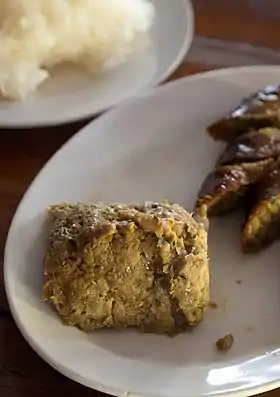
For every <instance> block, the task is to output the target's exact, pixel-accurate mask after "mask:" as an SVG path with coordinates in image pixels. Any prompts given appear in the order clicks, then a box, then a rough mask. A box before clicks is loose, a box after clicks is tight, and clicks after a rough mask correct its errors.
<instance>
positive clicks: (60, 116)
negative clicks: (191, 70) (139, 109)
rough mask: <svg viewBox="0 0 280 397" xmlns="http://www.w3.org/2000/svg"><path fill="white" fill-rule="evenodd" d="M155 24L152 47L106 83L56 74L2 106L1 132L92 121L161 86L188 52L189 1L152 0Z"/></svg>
mask: <svg viewBox="0 0 280 397" xmlns="http://www.w3.org/2000/svg"><path fill="white" fill-rule="evenodd" d="M152 2H153V4H154V6H155V10H156V18H155V22H154V25H153V28H152V32H151V46H150V48H149V49H148V50H147V51H145V52H142V53H141V54H139V55H137V56H134V58H133V60H131V61H129V62H127V63H126V64H124V65H123V66H121V67H119V68H118V69H117V70H115V71H113V72H112V73H109V74H108V75H107V76H106V77H102V78H100V79H98V80H97V79H93V78H92V75H90V74H89V73H88V74H87V73H86V72H85V71H81V70H75V69H67V68H65V67H64V68H63V67H60V68H57V69H56V71H53V72H52V74H51V77H50V78H49V79H48V80H47V82H46V83H44V84H43V85H42V86H41V87H40V88H39V90H38V92H36V93H35V94H34V96H33V98H30V99H28V100H26V101H24V102H10V101H5V100H0V127H6V128H7V127H8V128H10V127H17V128H26V127H33V126H51V125H56V124H60V123H68V122H71V121H75V120H78V119H82V118H86V117H91V116H93V115H96V114H98V113H100V112H102V111H104V110H106V109H108V108H109V107H111V106H113V105H116V104H117V103H119V102H121V101H123V100H125V99H127V98H129V97H132V96H134V95H136V94H137V93H139V92H143V91H144V90H145V89H147V87H151V86H154V85H156V84H158V83H160V82H161V81H163V80H165V79H166V78H167V77H168V76H169V75H170V74H171V73H172V72H173V71H174V70H175V69H176V68H177V66H178V65H179V64H180V63H181V62H182V60H183V59H184V57H185V55H186V53H187V51H188V50H189V48H190V45H191V42H192V39H193V31H194V26H193V25H194V23H193V19H194V18H193V9H192V6H191V3H190V1H189V0H172V1H170V0H152Z"/></svg>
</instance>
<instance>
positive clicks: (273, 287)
mask: <svg viewBox="0 0 280 397" xmlns="http://www.w3.org/2000/svg"><path fill="white" fill-rule="evenodd" d="M279 80H280V68H278V67H245V68H237V69H229V70H221V71H214V72H210V73H205V74H201V75H197V76H194V77H191V78H187V79H184V80H181V81H179V82H176V83H172V84H169V85H167V86H164V87H162V88H159V89H158V90H155V91H154V92H153V93H152V94H150V95H148V96H146V97H144V98H140V99H137V100H134V101H132V102H130V103H128V104H125V105H122V106H120V107H119V108H118V109H115V110H112V111H110V112H108V113H107V114H106V115H104V116H102V117H101V118H99V119H98V120H96V121H95V122H93V123H91V124H90V125H88V126H87V127H86V128H85V129H84V130H83V131H82V132H81V133H78V134H77V135H76V136H74V137H73V138H72V139H71V140H70V141H69V142H68V143H66V145H65V146H64V147H63V148H62V149H61V150H59V151H58V153H57V154H56V155H55V156H54V157H53V158H52V159H51V160H50V161H49V163H48V164H47V165H46V166H45V168H44V169H43V171H41V173H40V174H39V176H38V177H37V178H36V179H35V181H34V182H33V184H32V185H31V187H30V188H29V190H28V192H27V193H26V195H25V197H24V199H23V201H22V202H21V204H20V206H19V208H18V210H17V213H16V215H15V218H14V220H13V223H12V226H11V229H10V232H9V236H8V240H7V246H6V252H5V269H4V270H5V282H6V289H7V294H8V299H9V302H10V306H11V310H12V313H13V315H14V318H15V320H16V322H17V324H18V326H19V328H20V330H21V331H22V333H23V335H24V336H25V338H26V340H27V341H28V342H29V343H30V345H31V346H32V347H33V348H34V349H35V350H36V351H37V352H38V354H39V355H40V356H41V357H42V358H43V359H44V360H46V361H47V362H48V363H50V364H51V365H52V366H53V367H55V368H56V369H57V370H59V371H60V372H62V373H63V374H65V375H66V376H68V377H70V378H72V379H74V380H76V381H78V382H80V383H83V384H85V385H87V386H89V387H92V388H95V389H98V390H101V391H104V392H107V393H111V394H114V395H118V396H126V395H128V394H129V395H133V396H157V397H195V396H206V395H214V394H217V393H218V394H219V393H220V394H223V395H226V394H229V393H230V392H236V394H239V395H244V393H245V391H246V393H245V394H246V395H250V394H254V393H257V392H261V391H265V390H267V389H270V388H273V387H276V386H280V381H279V379H280V355H278V354H280V350H278V348H279V346H280V335H279V329H280V305H279V302H280V263H279V252H280V246H279V243H275V244H274V245H273V246H272V247H271V248H269V249H268V250H267V251H265V252H263V253H262V254H260V255H258V256H249V257H244V256H242V255H241V253H240V247H239V228H240V224H241V219H238V217H236V216H235V217H225V218H224V219H220V220H219V221H215V222H213V224H212V228H211V233H210V255H211V258H212V300H213V301H215V302H217V304H218V309H216V310H214V309H209V310H208V312H207V315H206V318H205V321H204V322H203V323H202V324H201V325H200V326H199V327H198V328H196V329H195V330H194V332H193V333H191V334H189V333H187V334H183V335H180V336H177V337H175V338H173V339H170V338H168V337H164V336H155V335H142V334H139V333H136V332H119V333H118V332H95V333H92V334H90V335H87V334H85V333H82V332H81V331H79V330H77V329H73V328H68V327H65V326H63V325H62V324H61V322H60V321H59V319H58V318H57V316H56V314H55V313H54V311H52V310H51V309H50V308H49V307H48V306H47V305H46V304H45V303H43V302H42V301H41V284H42V279H43V266H42V261H43V250H44V241H45V240H44V228H43V225H44V221H45V207H46V206H47V205H49V204H53V203H56V202H61V201H74V202H75V201H81V200H82V201H99V200H103V201H106V202H110V201H114V202H116V201H119V202H139V201H142V200H149V199H151V200H159V199H161V198H169V199H171V200H174V201H177V202H179V203H181V204H183V205H185V206H186V207H187V208H189V209H192V207H193V204H194V200H195V198H196V193H197V191H198V189H199V186H200V184H201V182H202V180H203V178H204V177H205V175H206V174H207V173H208V171H209V170H210V169H211V167H212V166H213V164H214V162H215V160H216V158H217V156H218V154H219V153H220V151H221V147H222V145H221V144H217V143H215V142H213V141H212V140H211V139H210V138H209V137H208V136H207V134H206V133H205V127H206V126H207V125H208V124H209V123H211V122H212V121H214V120H215V119H216V118H217V117H219V116H221V115H223V113H224V112H226V111H227V110H229V109H230V108H231V107H232V106H233V105H235V104H236V103H237V102H238V101H239V100H240V99H241V98H242V97H244V96H245V95H247V94H249V93H251V92H252V91H255V90H256V89H259V88H261V87H263V86H265V85H267V84H273V83H276V82H279ZM237 280H241V281H242V284H238V283H237ZM228 332H232V333H233V335H234V337H235V339H236V342H235V344H234V346H233V348H232V350H230V351H229V352H228V353H226V354H218V353H217V351H216V349H215V341H216V340H217V338H219V337H221V336H224V335H225V334H226V333H228Z"/></svg>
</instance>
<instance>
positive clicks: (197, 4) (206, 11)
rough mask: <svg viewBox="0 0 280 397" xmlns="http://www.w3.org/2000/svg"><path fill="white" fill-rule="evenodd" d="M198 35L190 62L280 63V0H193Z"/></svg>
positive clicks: (209, 65) (207, 65) (219, 64)
mask: <svg viewBox="0 0 280 397" xmlns="http://www.w3.org/2000/svg"><path fill="white" fill-rule="evenodd" d="M193 5H194V8H195V13H196V38H195V41H194V45H193V47H192V50H191V53H190V54H189V55H188V61H189V62H197V63H201V64H204V65H205V69H211V68H213V67H226V66H239V65H240V66H242V65H252V64H279V62H280V23H279V18H280V1H279V0H234V1H231V0H193Z"/></svg>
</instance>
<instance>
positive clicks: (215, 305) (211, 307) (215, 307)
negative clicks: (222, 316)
mask: <svg viewBox="0 0 280 397" xmlns="http://www.w3.org/2000/svg"><path fill="white" fill-rule="evenodd" d="M209 307H210V309H218V303H216V302H209Z"/></svg>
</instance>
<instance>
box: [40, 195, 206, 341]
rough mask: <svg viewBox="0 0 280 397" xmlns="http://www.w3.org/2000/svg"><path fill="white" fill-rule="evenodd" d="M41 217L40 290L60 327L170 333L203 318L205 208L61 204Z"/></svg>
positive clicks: (195, 323) (151, 204) (173, 333)
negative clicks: (46, 221) (44, 220)
mask: <svg viewBox="0 0 280 397" xmlns="http://www.w3.org/2000/svg"><path fill="white" fill-rule="evenodd" d="M48 213H49V216H50V225H49V231H48V246H47V250H46V255H45V284H44V287H43V292H44V298H45V299H46V300H47V301H49V302H51V303H52V304H53V306H54V307H55V309H56V310H57V312H58V313H59V315H60V317H61V318H62V320H63V322H64V323H66V324H68V325H73V326H78V327H79V328H81V329H82V330H84V331H91V330H94V329H100V328H106V327H107V328H119V329H123V328H130V327H132V328H139V329H140V330H142V331H146V332H154V333H159V334H161V333H166V334H168V335H175V334H177V333H179V332H182V331H185V330H186V329H187V328H189V327H193V326H195V325H197V324H198V323H199V322H200V321H201V320H202V319H203V314H204V312H205V310H206V308H207V306H208V303H209V260H208V252H207V229H208V221H207V216H206V211H205V206H202V207H201V208H200V209H198V210H197V212H196V214H194V215H192V214H190V213H188V212H187V211H186V210H185V209H183V208H182V207H181V206H179V205H178V204H170V203H168V202H163V203H160V204H158V203H145V204H143V205H104V204H98V205H87V204H67V203H65V204H64V203H63V204H59V205H54V206H52V207H50V208H48Z"/></svg>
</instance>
